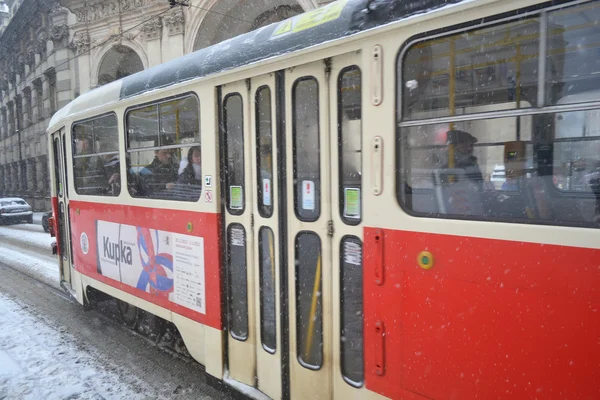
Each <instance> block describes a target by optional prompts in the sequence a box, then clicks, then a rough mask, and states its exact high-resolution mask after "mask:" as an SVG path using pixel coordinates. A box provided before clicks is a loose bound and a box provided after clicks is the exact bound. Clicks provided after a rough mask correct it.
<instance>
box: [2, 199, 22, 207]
mask: <svg viewBox="0 0 600 400" xmlns="http://www.w3.org/2000/svg"><path fill="white" fill-rule="evenodd" d="M0 205H1V206H3V207H6V206H24V205H27V203H25V200H2V201H0Z"/></svg>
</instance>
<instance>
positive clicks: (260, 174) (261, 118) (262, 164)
mask: <svg viewBox="0 0 600 400" xmlns="http://www.w3.org/2000/svg"><path fill="white" fill-rule="evenodd" d="M255 102H256V161H257V166H256V167H257V174H256V176H257V178H258V182H257V183H258V184H257V190H258V196H257V199H258V212H259V213H260V215H261V216H262V217H263V218H269V217H271V215H273V200H274V199H273V120H272V114H271V89H269V87H268V86H263V87H261V88H259V89H258V90H257V91H256V100H255Z"/></svg>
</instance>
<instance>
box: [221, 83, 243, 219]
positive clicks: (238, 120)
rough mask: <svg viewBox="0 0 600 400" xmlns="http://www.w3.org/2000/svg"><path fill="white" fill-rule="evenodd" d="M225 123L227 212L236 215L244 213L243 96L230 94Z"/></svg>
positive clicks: (225, 102)
mask: <svg viewBox="0 0 600 400" xmlns="http://www.w3.org/2000/svg"><path fill="white" fill-rule="evenodd" d="M223 110H224V113H223V114H224V115H223V119H224V123H225V142H226V149H225V151H226V153H227V154H226V157H227V169H226V172H225V185H226V187H227V191H226V196H227V210H228V211H229V213H231V214H234V215H240V214H243V213H244V205H245V202H246V201H245V195H244V188H245V184H244V179H245V171H244V111H243V101H242V96H240V94H239V93H235V94H229V95H227V97H226V98H225V101H224V106H223Z"/></svg>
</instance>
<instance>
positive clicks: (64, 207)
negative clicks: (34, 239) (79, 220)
mask: <svg viewBox="0 0 600 400" xmlns="http://www.w3.org/2000/svg"><path fill="white" fill-rule="evenodd" d="M51 140H52V146H51V148H52V169H53V171H54V173H53V176H52V181H53V186H54V188H55V195H56V199H57V200H53V202H56V203H55V205H53V209H54V218H56V226H57V228H58V231H57V232H56V238H57V241H58V244H59V246H58V247H59V263H60V281H61V285H64V286H66V288H67V289H69V290H74V287H73V283H72V268H73V263H72V258H71V233H70V230H69V228H70V224H69V197H68V188H67V173H66V171H67V169H66V168H67V159H66V144H65V134H64V131H63V130H61V131H60V132H56V133H54V134H52V137H51Z"/></svg>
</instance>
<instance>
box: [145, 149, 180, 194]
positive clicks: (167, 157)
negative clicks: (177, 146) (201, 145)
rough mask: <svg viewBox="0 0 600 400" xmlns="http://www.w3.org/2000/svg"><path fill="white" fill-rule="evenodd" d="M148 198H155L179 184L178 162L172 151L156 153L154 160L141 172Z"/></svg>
mask: <svg viewBox="0 0 600 400" xmlns="http://www.w3.org/2000/svg"><path fill="white" fill-rule="evenodd" d="M140 177H141V178H142V180H143V181H144V186H145V190H144V192H145V193H146V195H147V196H149V197H155V196H157V195H160V193H161V192H162V193H163V194H165V195H166V193H167V192H166V190H168V189H172V188H174V187H175V185H176V183H177V161H176V160H175V158H174V157H173V150H172V149H158V150H155V151H154V160H153V161H152V163H150V164H149V165H147V166H145V167H144V168H143V169H142V170H141V171H140Z"/></svg>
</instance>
